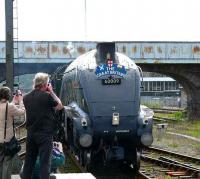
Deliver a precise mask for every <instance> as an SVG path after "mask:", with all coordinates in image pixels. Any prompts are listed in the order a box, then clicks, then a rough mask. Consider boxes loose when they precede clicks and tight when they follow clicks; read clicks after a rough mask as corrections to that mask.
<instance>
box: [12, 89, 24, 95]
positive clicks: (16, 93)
mask: <svg viewBox="0 0 200 179" xmlns="http://www.w3.org/2000/svg"><path fill="white" fill-rule="evenodd" d="M13 95H16V96H22V93H21V91H20V90H16V91H15V93H13Z"/></svg>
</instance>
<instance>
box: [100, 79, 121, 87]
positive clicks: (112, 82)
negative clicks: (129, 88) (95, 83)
mask: <svg viewBox="0 0 200 179" xmlns="http://www.w3.org/2000/svg"><path fill="white" fill-rule="evenodd" d="M101 82H102V84H103V85H119V84H121V79H120V78H113V79H102V81H101Z"/></svg>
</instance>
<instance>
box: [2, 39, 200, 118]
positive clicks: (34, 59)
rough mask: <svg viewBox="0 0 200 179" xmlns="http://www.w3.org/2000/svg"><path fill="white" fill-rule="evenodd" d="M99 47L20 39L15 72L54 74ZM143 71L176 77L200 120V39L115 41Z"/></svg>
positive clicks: (3, 66)
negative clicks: (199, 40)
mask: <svg viewBox="0 0 200 179" xmlns="http://www.w3.org/2000/svg"><path fill="white" fill-rule="evenodd" d="M95 47H96V43H95V42H78V41H76V42H67V41H21V42H18V50H16V51H15V55H14V56H15V57H18V58H15V59H14V63H15V65H14V75H16V76H17V75H22V74H32V73H36V72H39V71H43V72H47V73H50V74H51V73H52V72H53V71H55V70H56V68H58V67H59V66H61V65H64V64H66V63H69V62H71V61H72V60H74V59H75V58H77V57H78V56H80V55H82V54H84V53H85V52H87V51H90V50H91V49H94V48H95ZM116 50H117V51H118V52H120V53H124V54H125V55H127V56H129V57H130V58H131V59H132V60H134V61H135V62H136V64H137V65H139V66H140V67H141V68H142V69H143V71H148V72H158V73H161V74H165V75H168V76H171V77H173V78H174V79H176V80H177V81H178V82H179V83H180V84H181V85H182V86H183V88H184V90H185V91H186V94H187V103H188V115H189V117H190V118H192V119H200V42H116ZM5 72H6V68H5V42H3V41H1V42H0V81H2V80H5V74H6V73H5Z"/></svg>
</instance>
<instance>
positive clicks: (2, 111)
mask: <svg viewBox="0 0 200 179" xmlns="http://www.w3.org/2000/svg"><path fill="white" fill-rule="evenodd" d="M10 99H11V90H10V88H8V87H6V86H3V87H0V178H1V179H10V178H11V170H12V165H13V162H14V161H15V159H16V156H17V154H15V155H14V156H7V155H5V153H4V151H3V146H4V142H9V141H11V139H12V138H13V136H14V135H15V132H14V126H13V122H14V121H13V120H14V117H16V116H23V115H24V114H25V109H24V106H23V96H22V95H20V96H17V95H16V94H15V95H14V96H13V99H12V102H11V103H10V102H9V100H10ZM16 104H18V105H19V106H18V107H17V106H16ZM5 121H6V122H5Z"/></svg>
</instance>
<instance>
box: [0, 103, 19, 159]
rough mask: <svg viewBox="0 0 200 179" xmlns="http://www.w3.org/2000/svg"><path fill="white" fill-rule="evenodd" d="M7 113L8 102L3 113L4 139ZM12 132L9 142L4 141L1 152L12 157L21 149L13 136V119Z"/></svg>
mask: <svg viewBox="0 0 200 179" xmlns="http://www.w3.org/2000/svg"><path fill="white" fill-rule="evenodd" d="M7 113H8V103H7V104H6V113H5V127H4V140H5V138H6V127H7ZM13 134H14V136H13V137H12V139H11V140H10V141H9V142H4V147H3V152H4V155H5V156H11V157H13V156H14V155H15V154H16V153H18V152H19V151H20V150H21V145H20V143H19V141H18V140H17V139H16V137H15V130H14V121H13Z"/></svg>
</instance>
